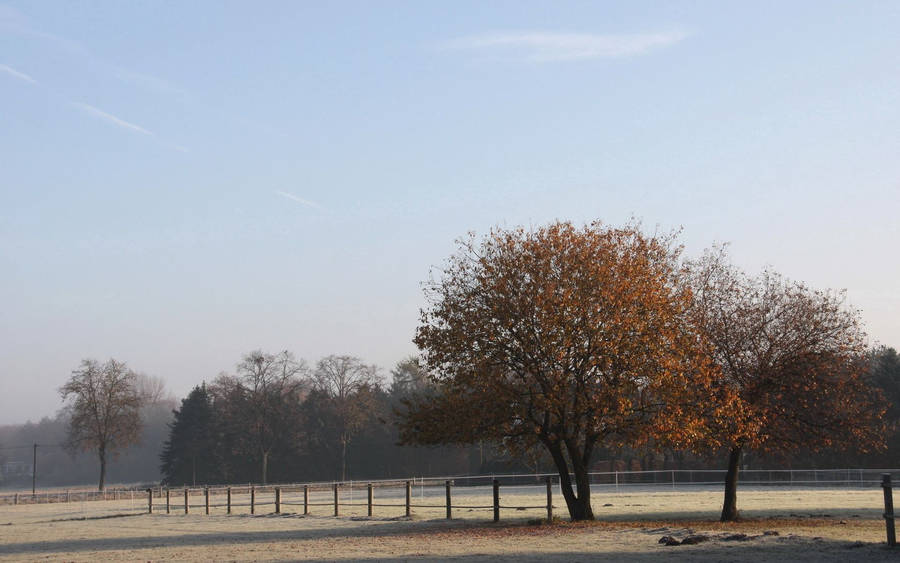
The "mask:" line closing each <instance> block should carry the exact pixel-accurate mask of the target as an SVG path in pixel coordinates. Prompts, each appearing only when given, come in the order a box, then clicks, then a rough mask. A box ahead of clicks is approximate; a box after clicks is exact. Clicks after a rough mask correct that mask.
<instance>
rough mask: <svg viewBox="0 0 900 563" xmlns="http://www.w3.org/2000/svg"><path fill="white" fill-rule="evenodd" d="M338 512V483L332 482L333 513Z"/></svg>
mask: <svg viewBox="0 0 900 563" xmlns="http://www.w3.org/2000/svg"><path fill="white" fill-rule="evenodd" d="M338 514H340V509H339V508H338V484H337V483H335V484H334V515H335V516H337V515H338Z"/></svg>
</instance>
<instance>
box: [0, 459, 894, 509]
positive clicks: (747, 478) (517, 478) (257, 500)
mask: <svg viewBox="0 0 900 563" xmlns="http://www.w3.org/2000/svg"><path fill="white" fill-rule="evenodd" d="M885 473H889V474H891V475H892V476H893V478H894V479H900V469H771V470H767V469H745V470H742V471H741V484H742V486H743V487H747V486H759V487H840V486H846V487H878V486H880V484H881V479H882V475H883V474H885ZM547 478H550V479H552V480H553V481H558V475H557V474H555V473H538V474H486V475H462V476H444V477H414V478H411V479H409V480H405V479H381V480H370V481H362V482H360V481H347V482H335V481H329V482H314V483H288V484H277V485H254V484H252V483H248V484H240V485H216V486H208V487H205V486H204V487H187V488H178V489H175V488H172V489H166V487H163V486H159V485H156V486H153V487H149V488H148V487H147V486H146V485H137V486H133V487H122V488H113V489H107V490H106V491H86V490H54V491H44V492H36V493H35V494H31V493H29V492H19V493H7V494H3V495H0V505H4V504H5V505H17V504H43V503H57V502H85V501H103V500H106V501H113V500H132V501H134V500H135V499H139V500H140V499H144V498H146V494H147V493H146V491H148V490H151V491H152V496H153V498H156V499H163V498H165V497H166V495H167V494H168V495H169V503H168V506H169V511H170V512H171V511H172V510H173V507H174V506H175V504H174V502H173V498H172V492H177V494H179V495H180V498H179V500H180V501H182V502H181V504H180V505H179V509H180V510H183V509H184V502H183V499H184V498H187V499H188V505H189V509H190V507H194V508H196V506H198V505H197V502H195V501H192V500H191V499H194V498H195V497H204V500H203V501H202V505H200V506H201V508H204V509H205V508H206V505H207V503H209V508H210V509H214V508H223V507H224V508H226V509H227V508H229V507H231V508H243V507H250V508H251V509H252V510H253V511H254V512H255V509H256V507H262V506H276V505H282V504H283V505H288V506H300V505H303V506H305V507H306V510H307V511H308V510H309V507H316V506H334V505H335V502H334V498H336V497H333V496H332V495H337V494H338V493H335V490H338V491H340V492H343V494H344V496H345V497H346V500H344V501H341V500H340V499H338V503H337V507H338V510H339V509H340V507H341V506H347V507H352V506H368V505H369V504H372V506H382V507H390V506H401V507H405V505H396V504H391V503H383V502H379V503H375V502H374V501H368V499H367V498H366V495H367V494H369V493H368V491H369V490H372V491H373V493H372V494H374V491H378V490H383V491H387V490H392V491H393V495H394V496H397V495H398V494H399V493H398V491H401V490H403V489H404V487H406V483H409V484H410V486H409V489H410V490H407V491H406V494H408V495H412V491H416V492H417V493H418V495H419V496H420V499H419V500H420V503H421V502H424V500H423V499H424V498H425V496H426V492H427V493H428V496H429V497H435V496H439V495H438V494H437V493H435V489H437V488H445V487H446V484H447V483H448V482H449V483H450V486H451V487H454V488H463V490H470V491H472V492H474V490H475V489H477V488H478V487H491V486H493V483H494V481H495V480H498V481H502V484H503V488H504V490H505V491H510V490H513V491H514V490H516V489H517V488H520V487H523V488H531V489H532V490H533V488H534V487H536V486H542V485H543V484H544V483H545V481H546V480H547ZM590 478H591V486H592V488H594V489H596V490H599V491H610V490H614V491H627V490H629V489H634V488H650V489H665V488H673V489H677V488H691V487H704V486H719V485H721V484H722V483H724V480H725V470H715V469H694V470H687V469H665V470H655V471H603V472H592V473H590ZM185 491H186V493H185ZM276 491H277V492H276ZM356 491H359V493H360V496H357V497H356V499H355V501H354V496H353V495H354V492H356ZM301 492H302V493H303V499H302V500H300V499H299V498H298V497H296V496H294V497H292V496H291V494H292V493H294V494H295V495H296V494H299V493H301ZM323 492H324V493H331V495H328V496H327V497H326V498H324V499H323V498H321V497H322V495H321V494H319V493H323ZM185 494H186V495H187V496H184V495H185ZM232 495H233V496H234V497H246V496H250V498H251V500H250V501H249V502H248V501H245V500H240V501H239V500H237V499H234V500H235V502H229V500H228V499H230V498H231V497H232ZM277 495H285V496H284V498H282V499H279V500H280V502H276V499H275V497H276V496H277ZM225 496H227V497H228V499H224V500H223V499H222V498H221V497H225ZM370 496H371V495H370ZM216 497H220V498H219V499H218V500H216ZM388 497H389V498H390V497H391V495H388ZM206 498H210V499H211V500H209V501H207V500H206ZM442 500H443V499H442ZM443 506H444V504H440V505H439V506H435V503H431V504H428V505H425V504H420V505H419V506H416V505H413V507H414V508H415V507H419V508H435V507H443ZM463 508H466V509H469V508H471V509H485V508H492V506H487V507H485V506H482V505H477V506H465V507H463ZM510 508H521V507H510ZM526 508H532V507H526Z"/></svg>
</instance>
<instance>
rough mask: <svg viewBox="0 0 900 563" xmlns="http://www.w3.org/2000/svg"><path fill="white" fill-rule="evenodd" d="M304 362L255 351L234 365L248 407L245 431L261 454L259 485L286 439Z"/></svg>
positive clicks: (287, 353) (299, 387)
mask: <svg viewBox="0 0 900 563" xmlns="http://www.w3.org/2000/svg"><path fill="white" fill-rule="evenodd" d="M307 371H308V370H307V367H306V363H305V362H303V361H302V360H299V361H298V360H297V359H296V358H294V355H293V354H292V353H290V352H288V351H286V350H285V351H284V352H281V353H279V354H267V353H264V352H262V351H260V350H255V351H253V352H250V353H249V354H247V355H245V356H244V357H243V359H241V361H240V363H238V365H237V376H238V382H239V384H240V386H241V389H242V391H243V396H244V398H245V400H246V407H247V412H246V416H247V423H248V426H247V430H248V431H249V433H250V436H251V439H252V440H253V442H254V443H255V444H256V447H257V448H258V451H259V454H260V458H261V459H260V461H261V464H262V466H261V468H260V471H261V473H260V475H261V478H262V483H263V484H265V483H266V481H267V478H268V470H269V455H270V454H271V452H272V450H273V449H274V448H275V447H276V446H277V445H279V444H280V443H281V442H282V441H283V440H284V439H285V438H286V436H287V428H286V427H287V425H289V424H290V423H291V418H292V417H291V414H292V408H293V407H295V406H296V405H298V404H299V399H300V394H301V392H302V389H303V384H304V376H305V374H306V373H307Z"/></svg>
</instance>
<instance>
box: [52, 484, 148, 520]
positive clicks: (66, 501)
mask: <svg viewBox="0 0 900 563" xmlns="http://www.w3.org/2000/svg"><path fill="white" fill-rule="evenodd" d="M66 502H69V501H68V500H67V501H66ZM147 514H153V489H147Z"/></svg>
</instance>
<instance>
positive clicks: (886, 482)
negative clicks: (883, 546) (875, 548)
mask: <svg viewBox="0 0 900 563" xmlns="http://www.w3.org/2000/svg"><path fill="white" fill-rule="evenodd" d="M881 488H883V489H884V525H885V527H886V528H887V543H888V545H889V546H891V547H894V546H895V545H897V535H896V532H895V530H894V493H893V490H892V489H891V474H890V473H882V474H881Z"/></svg>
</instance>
